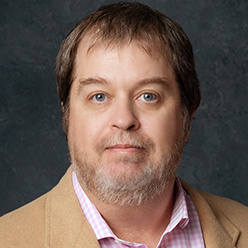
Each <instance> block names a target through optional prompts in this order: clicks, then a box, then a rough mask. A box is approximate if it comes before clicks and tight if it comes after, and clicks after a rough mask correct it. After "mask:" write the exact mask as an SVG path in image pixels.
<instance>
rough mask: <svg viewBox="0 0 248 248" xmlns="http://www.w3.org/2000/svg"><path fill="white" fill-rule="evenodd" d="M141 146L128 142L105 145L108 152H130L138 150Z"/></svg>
mask: <svg viewBox="0 0 248 248" xmlns="http://www.w3.org/2000/svg"><path fill="white" fill-rule="evenodd" d="M141 149H142V148H141V147H138V146H134V145H130V144H116V145H114V146H110V147H107V148H106V150H107V151H109V152H117V153H118V152H119V153H130V152H138V151H140V150H141Z"/></svg>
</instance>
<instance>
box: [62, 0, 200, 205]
mask: <svg viewBox="0 0 248 248" xmlns="http://www.w3.org/2000/svg"><path fill="white" fill-rule="evenodd" d="M57 84H58V91H59V96H60V99H61V103H62V109H63V110H62V111H63V125H64V129H65V132H66V134H67V138H68V145H69V150H70V155H71V159H72V163H73V165H74V169H75V171H76V173H77V176H78V179H79V181H80V183H81V185H82V186H83V187H84V190H86V191H87V192H88V193H91V194H93V195H94V196H95V197H97V198H98V199H100V200H101V201H105V202H108V203H112V204H124V205H125V204H133V205H138V204H141V203H144V202H147V201H149V200H151V199H153V198H154V197H156V196H158V195H161V194H163V193H164V192H165V190H166V188H167V187H169V186H170V187H172V185H173V181H174V180H175V175H176V171H177V168H178V165H179V162H180V159H181V155H182V151H183V146H184V143H185V141H186V140H187V138H188V132H189V125H188V124H189V123H190V119H191V116H192V114H193V113H194V111H195V110H196V108H197V107H198V105H199V101H200V91H199V82H198V79H197V76H196V73H195V68H194V62H193V54H192V49H191V45H190V42H189V41H188V39H187V37H186V35H185V34H184V33H183V31H182V29H181V28H180V27H179V26H178V25H177V24H175V23H174V22H172V21H171V20H170V19H168V18H167V17H165V16H164V15H162V14H161V13H159V12H157V11H154V10H152V9H150V8H149V7H147V6H144V5H141V4H139V3H118V4H114V5H110V6H106V7H102V8H100V9H99V10H97V11H96V12H94V13H93V14H91V15H90V16H88V17H87V18H86V19H84V20H82V21H81V22H80V23H79V24H78V25H77V26H76V27H75V28H74V30H73V31H72V32H71V33H70V34H69V35H68V36H67V38H66V39H65V41H64V42H63V44H62V47H61V50H60V53H59V55H58V63H57Z"/></svg>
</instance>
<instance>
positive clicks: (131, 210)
mask: <svg viewBox="0 0 248 248" xmlns="http://www.w3.org/2000/svg"><path fill="white" fill-rule="evenodd" d="M174 182H175V180H173V181H172V182H171V183H170V184H169V185H168V187H167V188H166V190H165V191H164V193H163V194H162V195H160V196H158V197H155V198H154V199H152V200H151V201H149V202H147V203H145V204H141V205H139V206H119V205H111V204H108V203H104V202H101V201H100V200H99V199H97V198H96V197H94V195H92V194H91V193H90V192H87V191H85V192H86V194H87V196H88V197H89V199H90V200H91V201H92V203H93V204H94V205H95V206H96V208H97V209H98V211H99V212H100V214H101V215H102V217H103V218H104V219H105V221H106V222H107V224H108V225H109V227H110V228H111V230H112V231H113V233H114V234H115V235H116V236H117V237H118V238H120V239H123V240H126V241H129V242H135V243H142V244H146V245H147V246H148V247H149V248H151V247H156V245H157V244H158V242H159V240H160V237H161V235H162V234H163V232H164V231H165V229H166V227H167V226H168V224H169V222H170V218H171V213H172V210H173V203H174Z"/></svg>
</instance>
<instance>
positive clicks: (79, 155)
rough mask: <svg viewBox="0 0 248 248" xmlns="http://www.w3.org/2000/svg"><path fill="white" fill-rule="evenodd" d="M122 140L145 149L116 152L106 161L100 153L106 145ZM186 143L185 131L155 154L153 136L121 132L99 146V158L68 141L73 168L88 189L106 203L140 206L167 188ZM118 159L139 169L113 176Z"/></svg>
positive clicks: (175, 171) (124, 164)
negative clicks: (131, 153)
mask: <svg viewBox="0 0 248 248" xmlns="http://www.w3.org/2000/svg"><path fill="white" fill-rule="evenodd" d="M120 141H125V142H127V141H128V143H129V144H133V145H135V146H138V147H141V148H142V151H144V152H142V153H141V154H140V156H137V155H136V156H117V157H116V158H112V159H111V160H110V161H103V160H102V159H101V155H102V154H103V153H104V150H105V148H106V147H108V146H111V145H114V144H116V143H118V142H120ZM183 146H184V135H180V137H178V138H177V140H176V141H175V143H174V145H173V147H172V148H171V149H170V150H167V151H164V152H163V153H162V154H160V156H158V158H153V157H152V152H154V144H153V142H152V140H151V139H149V138H141V137H137V136H136V135H133V134H131V133H124V132H122V133H120V134H119V135H118V136H116V137H112V136H111V137H108V138H107V139H105V140H103V141H102V142H101V143H100V144H99V145H98V146H97V149H96V150H97V153H98V154H99V158H98V159H97V158H96V157H92V156H89V155H88V154H86V153H85V152H80V151H79V150H78V149H77V147H76V145H75V144H74V143H73V142H72V144H69V150H70V155H71V159H72V164H73V167H74V171H75V172H76V175H77V178H78V181H79V183H80V184H81V186H82V187H83V188H84V189H85V190H87V191H88V192H90V193H91V194H93V195H94V196H95V197H96V198H97V199H98V200H100V201H101V202H104V203H108V204H114V205H121V206H127V205H132V206H138V205H140V204H144V203H146V202H148V201H150V200H152V199H153V198H155V197H157V196H159V195H161V194H162V193H163V192H165V191H166V188H167V187H168V185H169V183H170V182H171V181H172V180H173V179H174V178H175V176H176V173H177V169H178V166H179V163H180V161H181V157H182V153H183ZM118 163H122V166H127V167H128V166H129V164H130V163H131V164H132V165H134V164H135V166H138V170H136V171H135V172H134V173H132V174H131V175H129V174H128V175H127V174H125V175H119V176H118V177H117V176H116V177H114V176H113V173H112V172H113V171H114V169H113V167H114V166H113V165H112V164H115V166H118ZM110 165H111V166H110ZM110 167H111V168H112V172H111V168H110Z"/></svg>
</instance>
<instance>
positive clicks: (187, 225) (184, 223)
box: [72, 172, 205, 248]
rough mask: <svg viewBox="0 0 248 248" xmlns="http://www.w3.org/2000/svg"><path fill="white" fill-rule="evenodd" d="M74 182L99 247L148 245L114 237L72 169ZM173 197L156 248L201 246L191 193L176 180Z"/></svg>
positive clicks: (199, 228) (198, 247) (199, 227)
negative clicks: (170, 209)
mask: <svg viewBox="0 0 248 248" xmlns="http://www.w3.org/2000/svg"><path fill="white" fill-rule="evenodd" d="M72 177H73V185H74V189H75V192H76V195H77V198H78V200H79V203H80V205H81V208H82V210H83V212H84V214H85V217H86V219H87V220H88V222H89V224H90V225H91V227H92V229H93V231H94V233H95V235H96V237H97V240H98V242H99V244H100V246H101V248H124V247H125V248H127V247H129V248H147V246H146V245H144V244H138V243H131V242H128V241H124V240H121V239H119V238H117V237H116V236H115V234H114V233H113V232H112V230H111V229H110V227H109V226H108V224H107V223H106V222H105V220H104V219H103V218H102V217H101V215H100V213H99V212H98V210H97V209H96V207H95V206H94V205H93V203H92V202H91V201H90V200H89V198H88V197H87V195H86V194H85V193H84V191H83V189H82V187H81V186H80V184H79V182H78V180H77V176H76V174H75V172H73V174H72ZM176 190H177V194H176V199H175V203H174V207H173V211H172V216H171V220H170V223H169V225H168V226H167V228H166V230H165V231H164V233H163V235H162V236H161V238H160V241H159V243H158V245H157V248H165V247H166V248H179V247H180V248H184V247H189V248H192V247H194V248H203V247H205V246H204V241H203V237H202V231H201V225H200V222H199V217H198V214H197V212H196V209H195V207H194V204H193V201H192V200H191V198H190V196H189V195H188V194H187V193H186V192H185V190H184V189H183V188H182V185H181V183H180V181H179V179H178V178H177V179H176Z"/></svg>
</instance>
